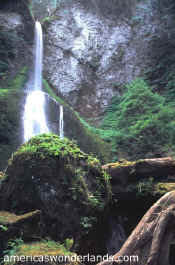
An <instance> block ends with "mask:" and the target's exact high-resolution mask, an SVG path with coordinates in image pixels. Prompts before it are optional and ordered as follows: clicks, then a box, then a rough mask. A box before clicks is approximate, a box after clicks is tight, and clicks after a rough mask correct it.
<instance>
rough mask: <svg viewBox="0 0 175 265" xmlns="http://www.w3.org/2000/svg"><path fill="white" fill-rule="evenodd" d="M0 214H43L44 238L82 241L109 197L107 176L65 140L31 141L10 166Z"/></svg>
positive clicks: (43, 138) (47, 137)
mask: <svg viewBox="0 0 175 265" xmlns="http://www.w3.org/2000/svg"><path fill="white" fill-rule="evenodd" d="M6 175H7V177H6V178H5V179H4V180H3V182H2V184H1V204H0V205H1V209H3V210H10V211H14V212H15V213H25V212H28V211H32V210H35V209H39V210H41V211H42V226H43V235H45V236H46V235H49V236H51V237H52V238H55V239H56V240H58V239H59V240H64V239H65V238H67V237H68V236H69V237H73V238H80V237H81V235H82V234H84V233H88V231H89V230H90V229H91V227H92V226H93V225H94V224H95V223H96V221H97V217H98V215H99V214H100V213H101V211H102V210H103V209H104V207H105V205H106V203H107V200H108V197H109V184H108V176H107V175H106V174H104V172H103V170H102V168H101V164H100V162H99V160H98V159H97V158H94V157H92V156H90V155H88V154H85V153H84V152H82V151H81V150H80V149H79V148H78V146H77V145H76V144H75V143H74V142H73V141H70V140H68V139H67V138H64V139H60V138H59V137H58V136H56V135H53V134H48V135H47V134H44V135H39V136H36V137H34V138H32V139H31V140H30V141H29V142H27V143H26V144H24V145H22V146H21V147H20V148H19V149H18V151H17V152H16V153H14V154H13V155H12V158H11V159H10V160H9V165H8V168H7V170H6Z"/></svg>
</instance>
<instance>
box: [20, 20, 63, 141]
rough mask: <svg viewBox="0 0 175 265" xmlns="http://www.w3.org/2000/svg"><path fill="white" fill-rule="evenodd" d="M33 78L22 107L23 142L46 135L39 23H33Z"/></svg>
mask: <svg viewBox="0 0 175 265" xmlns="http://www.w3.org/2000/svg"><path fill="white" fill-rule="evenodd" d="M34 44H35V45H34V77H33V79H34V80H33V84H32V85H31V86H30V89H29V90H28V91H27V97H26V102H25V107H24V116H23V119H24V142H26V141H28V140H29V139H30V138H31V137H33V136H35V135H38V134H41V133H48V132H49V128H48V126H47V120H46V113H45V93H44V92H43V91H42V62H43V37H42V27H41V24H40V22H38V21H36V23H35V43H34ZM59 128H60V137H61V138H63V137H64V132H63V107H62V106H60V127H59Z"/></svg>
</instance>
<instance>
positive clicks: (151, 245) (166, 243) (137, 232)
mask: <svg viewBox="0 0 175 265" xmlns="http://www.w3.org/2000/svg"><path fill="white" fill-rule="evenodd" d="M174 237H175V191H172V192H169V193H167V194H165V195H164V196H163V197H161V198H160V199H159V200H158V201H157V202H156V203H155V204H154V205H153V206H152V207H151V208H150V209H149V210H148V212H147V213H146V214H145V215H144V217H143V218H142V219H141V221H140V222H139V224H138V225H137V227H136V228H135V229H134V231H133V232H132V233H131V235H130V236H129V238H128V239H127V240H126V242H125V243H124V245H123V246H122V248H121V250H120V251H119V252H118V253H116V254H115V255H114V256H113V261H105V262H102V263H101V265H102V264H103V265H110V264H120V265H137V264H138V265H169V250H170V245H171V243H172V241H173V239H174ZM124 257H129V260H128V261H127V260H126V258H125V260H123V261H122V258H124ZM132 257H135V259H133V260H132ZM136 257H138V260H136Z"/></svg>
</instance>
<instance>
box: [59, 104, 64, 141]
mask: <svg viewBox="0 0 175 265" xmlns="http://www.w3.org/2000/svg"><path fill="white" fill-rule="evenodd" d="M59 129H60V138H61V139H63V138H64V120H63V106H62V105H60V124H59Z"/></svg>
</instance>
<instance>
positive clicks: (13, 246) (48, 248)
mask: <svg viewBox="0 0 175 265" xmlns="http://www.w3.org/2000/svg"><path fill="white" fill-rule="evenodd" d="M9 247H10V249H9V250H7V251H5V256H6V258H5V260H6V262H5V264H14V263H15V262H14V260H13V259H12V260H11V262H10V260H9V261H8V257H7V256H12V255H13V256H18V257H21V256H30V257H38V260H39V257H40V260H41V259H42V257H43V258H44V257H49V256H55V257H56V256H57V257H59V256H62V257H63V256H69V257H70V258H71V256H74V257H76V253H73V252H70V251H69V249H67V248H66V245H65V244H61V243H59V242H55V241H53V240H42V241H37V242H33V243H24V242H23V241H22V240H20V239H16V240H15V241H9ZM70 263H71V262H70V260H68V259H67V260H66V263H65V264H70ZM49 264H56V262H54V260H53V261H51V260H49ZM71 264H78V262H76V261H75V262H73V263H71Z"/></svg>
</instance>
